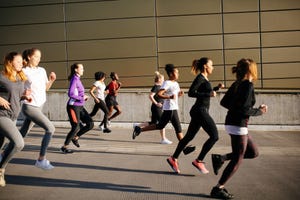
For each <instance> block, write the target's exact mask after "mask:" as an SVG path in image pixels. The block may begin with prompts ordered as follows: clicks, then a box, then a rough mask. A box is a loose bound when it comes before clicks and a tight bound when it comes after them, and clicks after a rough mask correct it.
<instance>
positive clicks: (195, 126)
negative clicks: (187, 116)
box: [172, 118, 201, 159]
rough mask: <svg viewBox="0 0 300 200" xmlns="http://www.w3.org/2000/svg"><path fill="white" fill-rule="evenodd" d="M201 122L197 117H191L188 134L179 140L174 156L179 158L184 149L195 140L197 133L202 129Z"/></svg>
mask: <svg viewBox="0 0 300 200" xmlns="http://www.w3.org/2000/svg"><path fill="white" fill-rule="evenodd" d="M200 127H201V126H200V123H199V120H198V119H197V118H191V121H190V124H189V127H188V130H187V132H186V135H185V136H184V137H183V138H182V139H181V140H180V141H179V143H178V145H177V148H176V150H175V152H174V154H173V156H172V157H173V158H175V159H177V158H178V157H179V155H180V153H181V152H182V151H183V149H184V148H185V147H186V145H187V144H188V143H189V142H190V141H191V140H193V138H194V137H195V135H196V134H197V132H198V131H199V129H200Z"/></svg>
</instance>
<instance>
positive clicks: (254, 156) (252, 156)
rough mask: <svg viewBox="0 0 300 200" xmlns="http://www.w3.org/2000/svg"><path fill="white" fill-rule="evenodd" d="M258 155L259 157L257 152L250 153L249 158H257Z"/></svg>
mask: <svg viewBox="0 0 300 200" xmlns="http://www.w3.org/2000/svg"><path fill="white" fill-rule="evenodd" d="M258 155H259V153H258V151H254V152H252V154H250V156H249V158H256V157H258Z"/></svg>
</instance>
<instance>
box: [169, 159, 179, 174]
mask: <svg viewBox="0 0 300 200" xmlns="http://www.w3.org/2000/svg"><path fill="white" fill-rule="evenodd" d="M167 162H168V163H169V165H170V166H171V168H172V169H173V171H174V172H175V173H177V174H179V173H180V170H179V167H178V161H177V160H175V159H174V158H173V157H172V156H171V157H169V158H168V159H167Z"/></svg>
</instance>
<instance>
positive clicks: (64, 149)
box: [60, 147, 73, 154]
mask: <svg viewBox="0 0 300 200" xmlns="http://www.w3.org/2000/svg"><path fill="white" fill-rule="evenodd" d="M60 150H61V151H62V152H63V153H64V154H68V153H73V151H72V150H71V149H68V148H65V147H61V148H60Z"/></svg>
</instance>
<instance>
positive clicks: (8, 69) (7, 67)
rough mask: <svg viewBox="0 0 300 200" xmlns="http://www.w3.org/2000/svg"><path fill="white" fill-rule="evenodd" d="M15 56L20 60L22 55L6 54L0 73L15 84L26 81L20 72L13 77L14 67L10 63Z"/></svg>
mask: <svg viewBox="0 0 300 200" xmlns="http://www.w3.org/2000/svg"><path fill="white" fill-rule="evenodd" d="M16 56H20V57H21V58H22V55H21V54H20V53H18V52H10V53H8V54H6V56H5V57H4V69H3V71H2V74H3V75H4V76H6V77H7V78H8V79H9V80H10V81H12V82H16V81H17V80H21V81H26V80H27V77H26V75H25V73H24V72H23V71H22V70H21V71H19V72H17V75H16V76H14V67H13V65H12V62H13V60H14V59H15V57H16Z"/></svg>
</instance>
